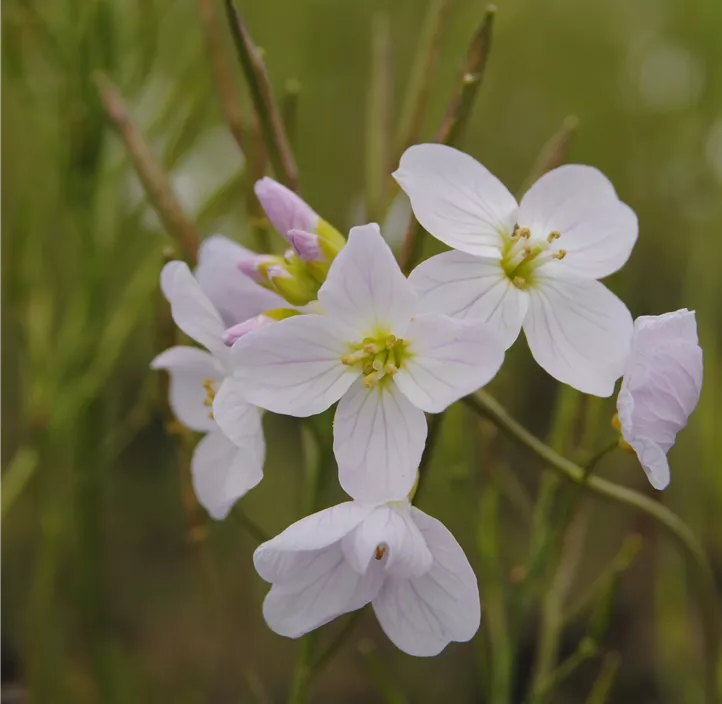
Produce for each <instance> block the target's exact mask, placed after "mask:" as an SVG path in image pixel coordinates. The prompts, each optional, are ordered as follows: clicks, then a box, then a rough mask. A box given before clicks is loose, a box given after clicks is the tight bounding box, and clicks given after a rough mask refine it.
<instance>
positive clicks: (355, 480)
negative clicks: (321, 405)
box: [333, 379, 426, 503]
mask: <svg viewBox="0 0 722 704" xmlns="http://www.w3.org/2000/svg"><path fill="white" fill-rule="evenodd" d="M425 442H426V418H425V417H424V414H423V412H422V411H420V410H419V409H418V408H416V407H415V406H413V405H412V404H411V402H410V401H409V400H408V399H407V398H406V397H405V396H404V395H403V394H402V393H401V392H400V391H399V390H398V388H397V386H396V385H395V384H394V383H393V382H391V380H387V382H386V383H383V384H380V385H379V386H377V387H375V388H371V389H367V388H365V387H364V384H363V379H358V380H357V381H356V382H355V383H354V384H353V386H351V388H350V389H349V390H348V391H347V392H346V394H345V395H344V396H343V398H342V399H341V402H340V403H339V404H338V408H337V409H336V416H335V419H334V426H333V450H334V453H335V455H336V461H337V462H338V471H339V481H340V482H341V486H342V487H343V490H344V491H345V492H346V493H347V494H349V495H350V496H352V497H353V498H354V499H357V500H359V501H366V502H368V503H382V502H385V501H398V500H401V499H405V498H406V497H407V496H408V494H409V492H410V491H411V489H412V487H413V485H414V481H415V479H416V470H417V469H418V466H419V461H420V460H421V454H422V453H423V451H424V443H425Z"/></svg>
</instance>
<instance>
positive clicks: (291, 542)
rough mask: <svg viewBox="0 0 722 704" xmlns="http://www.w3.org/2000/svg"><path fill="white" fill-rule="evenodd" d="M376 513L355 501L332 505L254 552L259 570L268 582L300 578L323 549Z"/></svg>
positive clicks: (254, 560)
mask: <svg viewBox="0 0 722 704" xmlns="http://www.w3.org/2000/svg"><path fill="white" fill-rule="evenodd" d="M373 510H374V507H373V506H370V505H366V504H360V503H357V502H355V501H346V502H345V503H342V504H338V505H337V506H332V507H331V508H327V509H324V510H323V511H318V512H317V513H314V514H312V515H310V516H306V517H305V518H302V519H301V520H300V521H296V523H294V524H293V525H290V526H289V527H288V528H286V530H284V531H283V533H280V534H279V535H277V536H276V537H275V538H273V539H272V540H269V541H267V542H265V543H263V544H262V545H260V546H259V547H258V548H257V549H256V551H255V552H254V553H253V564H254V566H255V568H256V571H257V572H258V574H259V575H260V576H261V578H262V579H265V580H266V581H267V582H272V583H276V582H286V581H289V580H293V579H297V578H298V577H297V574H296V573H297V572H298V571H299V570H301V571H302V570H305V569H306V567H307V566H308V565H310V564H311V563H312V562H313V560H315V559H316V557H315V555H316V554H317V552H318V551H319V550H321V549H322V548H326V547H328V546H329V545H332V544H333V543H338V542H339V541H340V540H341V538H343V537H344V536H345V535H346V534H347V533H350V532H351V531H352V530H353V529H354V528H356V526H357V525H359V523H361V521H363V520H364V519H365V518H366V517H367V516H368V515H370V514H371V512H372V511H373Z"/></svg>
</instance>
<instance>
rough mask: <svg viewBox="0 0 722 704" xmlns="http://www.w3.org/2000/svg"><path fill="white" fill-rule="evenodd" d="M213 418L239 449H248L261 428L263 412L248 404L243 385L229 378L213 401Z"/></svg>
mask: <svg viewBox="0 0 722 704" xmlns="http://www.w3.org/2000/svg"><path fill="white" fill-rule="evenodd" d="M213 417H214V418H215V421H216V423H218V427H219V428H220V429H221V430H222V431H223V432H224V433H225V435H226V437H227V438H228V439H229V440H231V441H232V442H233V443H235V444H236V445H238V447H247V446H248V444H249V443H251V442H252V441H253V439H254V438H255V437H257V436H258V434H259V433H261V434H262V433H263V430H262V428H261V411H260V409H259V408H257V407H256V406H253V405H251V404H250V403H248V402H247V401H246V399H245V397H244V395H243V384H242V383H241V382H240V381H239V380H238V379H236V378H235V377H230V376H229V377H227V378H226V379H225V380H224V381H223V383H222V384H221V386H220V388H219V389H218V392H217V393H216V396H215V398H214V399H213Z"/></svg>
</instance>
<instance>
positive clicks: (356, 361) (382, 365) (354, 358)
mask: <svg viewBox="0 0 722 704" xmlns="http://www.w3.org/2000/svg"><path fill="white" fill-rule="evenodd" d="M405 355H406V343H405V342H404V341H403V340H399V339H398V338H397V337H396V335H386V334H380V335H378V336H376V337H366V338H364V340H363V342H361V343H360V344H356V345H351V352H349V353H348V354H345V355H344V356H343V357H341V362H342V363H343V364H345V365H346V366H348V367H353V366H356V365H358V366H359V367H360V369H361V373H362V374H363V376H364V386H365V387H366V388H367V389H370V388H373V387H374V386H377V385H378V383H379V382H380V381H381V380H382V379H384V378H387V377H392V376H393V375H394V374H396V372H397V371H398V370H399V368H400V367H401V363H402V361H403V359H404V356H405Z"/></svg>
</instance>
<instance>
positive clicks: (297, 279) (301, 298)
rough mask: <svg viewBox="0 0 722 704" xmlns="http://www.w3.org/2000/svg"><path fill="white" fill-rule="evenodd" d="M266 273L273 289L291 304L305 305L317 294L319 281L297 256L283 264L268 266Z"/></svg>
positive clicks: (314, 298)
mask: <svg viewBox="0 0 722 704" xmlns="http://www.w3.org/2000/svg"><path fill="white" fill-rule="evenodd" d="M266 275H267V276H268V280H269V282H270V284H271V286H272V287H273V289H274V290H275V291H276V292H278V293H279V294H280V295H281V296H283V297H284V298H285V299H286V300H287V301H288V302H289V303H290V304H291V305H294V306H305V305H306V304H307V303H310V302H311V301H314V300H316V298H317V296H318V289H319V287H320V284H319V282H318V281H316V279H314V277H313V276H311V274H310V273H309V272H308V270H307V269H306V267H305V266H304V265H303V263H302V262H301V261H300V260H299V259H298V258H297V257H294V258H293V260H292V261H286V262H284V263H283V264H274V265H272V266H269V267H268V268H267V269H266Z"/></svg>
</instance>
